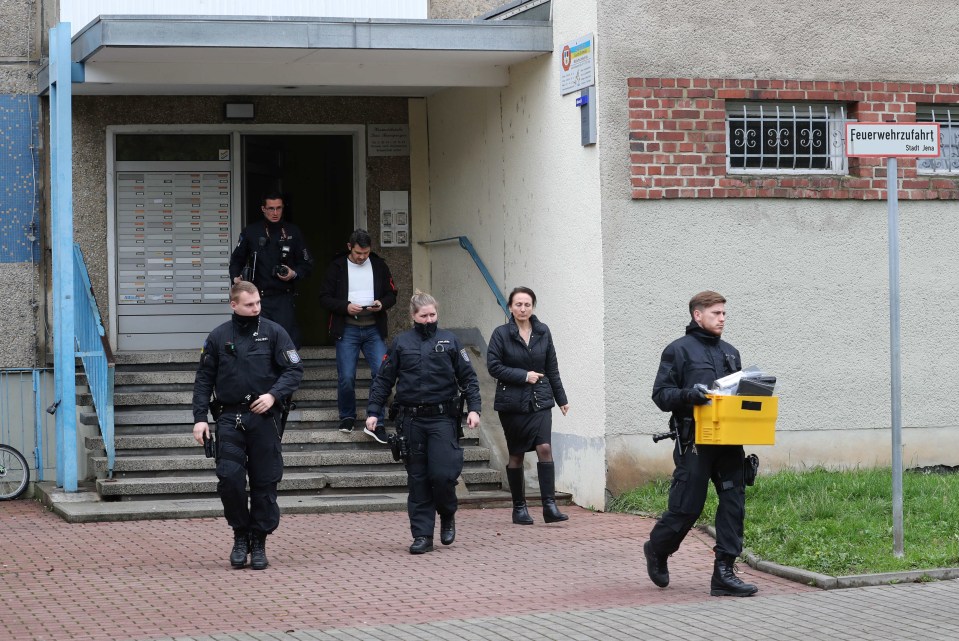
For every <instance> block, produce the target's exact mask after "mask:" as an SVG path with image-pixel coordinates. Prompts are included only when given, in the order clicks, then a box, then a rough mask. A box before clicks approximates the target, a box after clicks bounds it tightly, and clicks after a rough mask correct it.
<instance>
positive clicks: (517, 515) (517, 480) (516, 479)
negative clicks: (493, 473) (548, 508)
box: [506, 467, 533, 525]
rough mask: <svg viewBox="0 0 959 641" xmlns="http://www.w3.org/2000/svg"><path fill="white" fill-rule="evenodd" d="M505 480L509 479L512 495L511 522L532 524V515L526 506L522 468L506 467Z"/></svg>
mask: <svg viewBox="0 0 959 641" xmlns="http://www.w3.org/2000/svg"><path fill="white" fill-rule="evenodd" d="M506 480H507V481H509V492H510V494H512V495H513V523H515V524H516V525H532V524H533V517H531V516H530V515H529V510H528V509H527V508H526V481H525V480H523V468H521V467H508V468H506Z"/></svg>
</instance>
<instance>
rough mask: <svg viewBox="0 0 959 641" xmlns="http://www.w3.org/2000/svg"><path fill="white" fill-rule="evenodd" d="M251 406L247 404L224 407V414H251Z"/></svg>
mask: <svg viewBox="0 0 959 641" xmlns="http://www.w3.org/2000/svg"><path fill="white" fill-rule="evenodd" d="M249 411H250V406H249V405H246V404H245V403H237V404H235V405H226V404H224V405H223V412H224V413H226V412H229V413H230V414H237V413H241V412H249Z"/></svg>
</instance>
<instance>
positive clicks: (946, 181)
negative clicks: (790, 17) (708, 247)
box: [627, 78, 959, 200]
mask: <svg viewBox="0 0 959 641" xmlns="http://www.w3.org/2000/svg"><path fill="white" fill-rule="evenodd" d="M627 82H628V86H629V151H630V180H631V183H632V194H633V198H635V199H659V198H827V199H830V198H831V199H856V200H876V199H884V198H885V197H886V162H885V160H884V159H879V158H850V159H849V175H847V176H826V175H816V174H809V175H796V174H790V175H770V174H764V175H751V176H750V175H741V174H727V173H726V101H727V100H735V101H742V100H757V101H758V100H766V101H781V102H803V101H809V102H834V103H837V104H845V105H846V108H847V110H848V115H849V117H850V118H851V119H854V120H858V121H859V122H886V121H892V120H894V121H896V122H915V119H916V105H917V104H959V85H954V84H923V83H909V82H859V81H854V80H844V81H833V80H830V81H825V80H815V81H814V80H748V79H735V78H630V79H629V80H628V81H627ZM899 173H900V180H901V182H900V190H899V198H900V199H904V200H956V199H959V179H957V178H951V177H945V176H925V175H923V176H920V175H917V173H916V161H915V159H913V158H900V159H899Z"/></svg>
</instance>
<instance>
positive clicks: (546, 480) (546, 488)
mask: <svg viewBox="0 0 959 641" xmlns="http://www.w3.org/2000/svg"><path fill="white" fill-rule="evenodd" d="M536 470H537V471H538V472H539V492H540V495H541V496H542V497H543V520H544V521H546V522H547V523H556V522H558V521H565V520H567V519H568V518H569V516H567V515H566V514H563V513H562V512H560V511H559V508H558V507H556V468H555V467H553V462H552V461H550V462H549V463H537V464H536Z"/></svg>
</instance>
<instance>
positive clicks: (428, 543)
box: [410, 536, 433, 554]
mask: <svg viewBox="0 0 959 641" xmlns="http://www.w3.org/2000/svg"><path fill="white" fill-rule="evenodd" d="M432 551H433V537H432V536H418V537H416V538H414V539H413V545H411V546H410V554H426V553H427V552H432Z"/></svg>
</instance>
